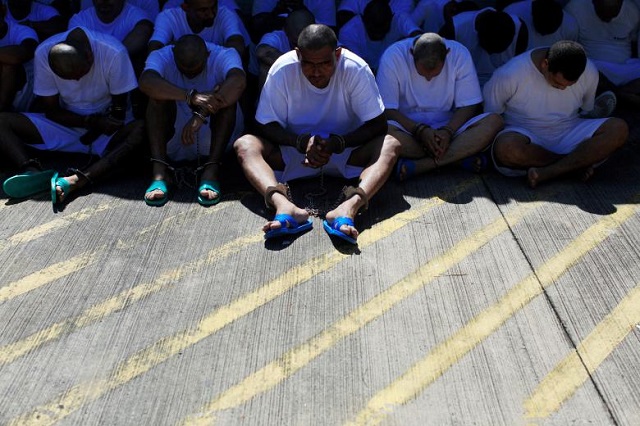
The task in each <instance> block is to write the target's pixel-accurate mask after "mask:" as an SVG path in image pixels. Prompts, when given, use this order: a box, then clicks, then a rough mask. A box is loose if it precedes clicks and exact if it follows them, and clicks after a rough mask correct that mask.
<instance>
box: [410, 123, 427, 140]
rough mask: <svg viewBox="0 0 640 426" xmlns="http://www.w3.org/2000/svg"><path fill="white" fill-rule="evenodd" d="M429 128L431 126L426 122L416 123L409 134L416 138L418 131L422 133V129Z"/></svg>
mask: <svg viewBox="0 0 640 426" xmlns="http://www.w3.org/2000/svg"><path fill="white" fill-rule="evenodd" d="M430 128H431V126H429V125H428V124H424V123H418V124H416V125H415V127H414V128H413V130H412V131H411V135H412V136H413V137H414V138H417V137H418V136H419V135H420V133H422V131H423V130H425V129H430Z"/></svg>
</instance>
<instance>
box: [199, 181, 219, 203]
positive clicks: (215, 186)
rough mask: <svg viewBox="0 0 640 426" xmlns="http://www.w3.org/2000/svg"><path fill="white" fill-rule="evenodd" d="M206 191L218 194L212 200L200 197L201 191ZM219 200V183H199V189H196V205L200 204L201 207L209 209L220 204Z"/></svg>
mask: <svg viewBox="0 0 640 426" xmlns="http://www.w3.org/2000/svg"><path fill="white" fill-rule="evenodd" d="M207 190H208V191H213V192H215V193H216V194H218V196H217V197H216V198H214V199H209V198H204V197H203V196H202V195H200V193H201V192H202V191H207ZM221 198H222V194H221V193H220V182H218V181H217V180H203V181H201V182H200V187H199V188H198V203H200V205H201V206H205V207H209V206H213V205H216V204H218V203H219V202H220V199H221Z"/></svg>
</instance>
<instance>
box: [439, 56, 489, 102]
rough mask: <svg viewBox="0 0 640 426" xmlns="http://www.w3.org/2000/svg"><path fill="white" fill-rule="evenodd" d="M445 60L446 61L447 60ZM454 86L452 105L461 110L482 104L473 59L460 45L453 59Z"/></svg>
mask: <svg viewBox="0 0 640 426" xmlns="http://www.w3.org/2000/svg"><path fill="white" fill-rule="evenodd" d="M448 59H449V58H447V59H446V60H448ZM454 66H455V70H456V84H455V88H454V100H453V102H454V105H455V106H456V108H462V107H466V106H470V105H476V104H479V103H481V102H482V90H481V89H480V82H479V81H478V74H477V73H476V67H475V65H474V64H473V58H471V54H470V53H469V51H468V50H467V48H466V47H464V46H462V45H460V48H459V49H458V51H457V55H456V57H455V63H454Z"/></svg>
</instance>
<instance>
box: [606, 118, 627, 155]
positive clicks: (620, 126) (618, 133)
mask: <svg viewBox="0 0 640 426" xmlns="http://www.w3.org/2000/svg"><path fill="white" fill-rule="evenodd" d="M607 126H608V131H609V135H610V136H609V138H607V139H608V140H610V141H612V143H615V144H616V145H617V148H619V147H621V146H622V145H624V144H625V142H626V141H627V139H628V137H629V125H628V124H627V122H626V121H624V120H623V119H621V118H615V117H614V118H610V119H608V120H607Z"/></svg>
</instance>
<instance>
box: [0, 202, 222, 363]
mask: <svg viewBox="0 0 640 426" xmlns="http://www.w3.org/2000/svg"><path fill="white" fill-rule="evenodd" d="M229 205H230V204H229V203H224V204H219V205H217V206H215V208H210V209H202V208H199V210H200V211H203V214H210V213H212V212H215V211H219V210H221V209H223V208H225V207H227V206H229ZM190 211H191V210H189V211H186V212H181V213H178V214H176V215H174V216H171V217H168V218H165V219H164V220H163V221H162V222H160V224H156V225H152V226H149V227H148V228H145V229H144V230H142V231H140V232H139V233H138V234H136V235H135V236H134V237H133V238H131V239H130V240H129V241H127V242H122V241H120V242H119V244H118V248H121V249H124V248H127V247H132V246H134V245H136V244H139V243H140V242H141V241H144V240H145V239H148V238H152V237H154V236H156V235H159V234H161V233H162V232H164V231H166V230H167V229H169V226H170V224H171V223H174V226H175V220H176V218H177V217H179V216H184V215H186V214H189V213H190ZM85 214H88V213H85ZM152 231H153V232H152ZM107 247H108V245H102V246H99V247H97V248H95V249H94V250H92V251H87V252H85V253H81V254H79V255H77V256H74V257H72V258H70V259H67V260H65V261H62V262H59V263H56V264H54V265H51V266H48V267H46V268H44V269H41V270H39V271H37V272H34V273H32V274H30V275H27V276H26V277H23V278H21V279H19V280H17V281H14V282H12V283H9V284H7V285H5V286H3V287H0V303H4V302H6V301H7V300H10V299H13V298H15V297H17V296H20V295H23V294H25V293H28V292H30V291H33V290H35V289H37V288H40V287H43V286H45V285H47V284H49V283H51V282H53V281H55V280H57V279H59V278H62V277H64V276H66V275H69V274H71V273H73V272H76V271H78V270H80V269H83V268H86V267H87V266H88V265H90V264H92V263H94V262H96V261H98V259H99V258H100V256H101V255H103V254H104V252H105V250H106V249H107ZM0 357H1V356H0Z"/></svg>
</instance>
